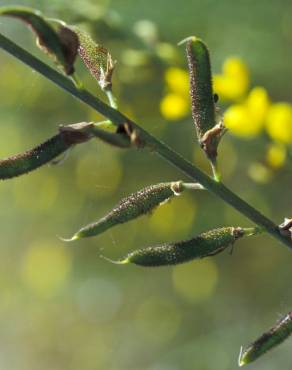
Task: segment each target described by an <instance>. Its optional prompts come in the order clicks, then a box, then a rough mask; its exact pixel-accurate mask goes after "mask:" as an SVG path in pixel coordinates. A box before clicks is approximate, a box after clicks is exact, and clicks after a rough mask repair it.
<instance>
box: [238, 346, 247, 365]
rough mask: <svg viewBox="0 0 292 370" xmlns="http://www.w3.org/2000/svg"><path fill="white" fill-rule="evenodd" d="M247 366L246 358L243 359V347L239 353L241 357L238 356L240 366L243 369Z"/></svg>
mask: <svg viewBox="0 0 292 370" xmlns="http://www.w3.org/2000/svg"><path fill="white" fill-rule="evenodd" d="M245 364H246V362H245V361H244V358H243V346H241V347H240V351H239V356H238V366H239V367H242V366H243V365H245Z"/></svg>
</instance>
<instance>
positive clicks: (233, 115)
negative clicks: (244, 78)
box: [224, 87, 270, 137]
mask: <svg viewBox="0 0 292 370" xmlns="http://www.w3.org/2000/svg"><path fill="white" fill-rule="evenodd" d="M269 105H270V101H269V97H268V94H267V91H266V90H265V89H264V88H263V87H255V88H253V89H252V90H251V91H250V93H249V95H248V97H247V98H246V99H245V100H244V101H243V102H242V103H241V104H234V105H231V106H230V107H229V108H227V110H226V111H225V114H224V123H225V126H226V127H227V128H228V129H229V130H230V131H231V133H233V134H234V135H237V136H241V137H255V136H256V135H258V134H259V133H260V132H261V130H262V129H263V127H264V122H265V118H266V115H267V112H268V110H269Z"/></svg>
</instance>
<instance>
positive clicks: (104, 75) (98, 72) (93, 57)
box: [71, 27, 115, 90]
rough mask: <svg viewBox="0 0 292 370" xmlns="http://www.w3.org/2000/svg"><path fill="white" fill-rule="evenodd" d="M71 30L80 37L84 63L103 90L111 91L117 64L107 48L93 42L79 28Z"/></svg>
mask: <svg viewBox="0 0 292 370" xmlns="http://www.w3.org/2000/svg"><path fill="white" fill-rule="evenodd" d="M71 28H72V30H73V31H74V32H76V34H77V35H78V37H79V42H80V46H79V48H78V53H79V55H80V57H81V59H82V61H83V63H84V64H85V66H86V67H87V69H88V70H89V71H90V73H91V74H92V76H93V77H94V78H95V79H96V80H97V82H98V83H99V85H100V87H101V88H102V89H105V90H107V89H110V88H111V84H112V74H113V70H114V64H115V63H114V62H113V59H112V56H111V54H110V53H109V52H108V50H107V49H106V48H105V47H103V46H102V45H99V44H97V43H96V42H95V41H93V40H92V38H91V37H90V36H89V35H88V34H87V33H86V32H85V31H83V30H80V29H79V28H77V27H71Z"/></svg>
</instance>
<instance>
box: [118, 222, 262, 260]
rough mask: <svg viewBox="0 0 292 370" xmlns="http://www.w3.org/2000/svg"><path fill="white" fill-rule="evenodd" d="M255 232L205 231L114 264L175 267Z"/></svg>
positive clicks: (253, 230) (228, 229) (205, 255)
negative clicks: (188, 238)
mask: <svg viewBox="0 0 292 370" xmlns="http://www.w3.org/2000/svg"><path fill="white" fill-rule="evenodd" d="M256 232H257V231H256V230H255V229H254V228H251V229H250V228H249V229H243V228H241V227H222V228H219V229H214V230H210V231H207V232H205V233H203V234H200V235H198V236H196V237H194V238H193V239H190V240H185V241H180V242H175V243H165V244H161V245H156V246H151V247H146V248H143V249H137V250H135V251H133V252H131V253H129V254H128V255H127V256H126V257H125V258H123V259H122V260H120V261H116V262H115V263H118V264H127V263H134V264H136V265H140V266H149V267H154V266H165V265H176V264H179V263H184V262H188V261H191V260H193V259H196V258H204V257H209V256H214V255H215V254H217V253H220V252H221V251H223V250H224V249H225V248H226V247H228V246H229V245H232V244H233V243H234V242H235V241H236V240H237V239H239V238H241V237H242V236H244V235H253V234H255V233H256ZM112 262H114V261H112Z"/></svg>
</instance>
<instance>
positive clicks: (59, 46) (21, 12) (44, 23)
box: [0, 7, 79, 75]
mask: <svg viewBox="0 0 292 370" xmlns="http://www.w3.org/2000/svg"><path fill="white" fill-rule="evenodd" d="M0 15H5V16H10V17H15V18H19V19H21V20H22V21H24V22H25V23H27V24H28V25H29V26H30V28H31V29H32V30H33V31H34V32H35V34H36V35H37V45H38V46H39V47H40V48H41V49H42V50H43V51H44V52H45V53H46V54H49V55H50V56H51V57H52V58H53V59H54V61H55V62H56V63H57V64H58V65H59V66H61V67H62V69H63V70H64V72H65V73H66V74H67V75H71V74H73V72H74V68H73V64H74V62H75V58H76V56H77V50H78V47H79V40H78V36H77V35H76V33H75V32H74V31H72V30H71V29H69V28H68V27H66V25H65V24H64V23H62V22H50V21H49V20H48V19H46V18H45V17H43V15H42V14H41V13H40V12H39V11H36V10H34V9H30V8H26V7H3V8H0Z"/></svg>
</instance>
